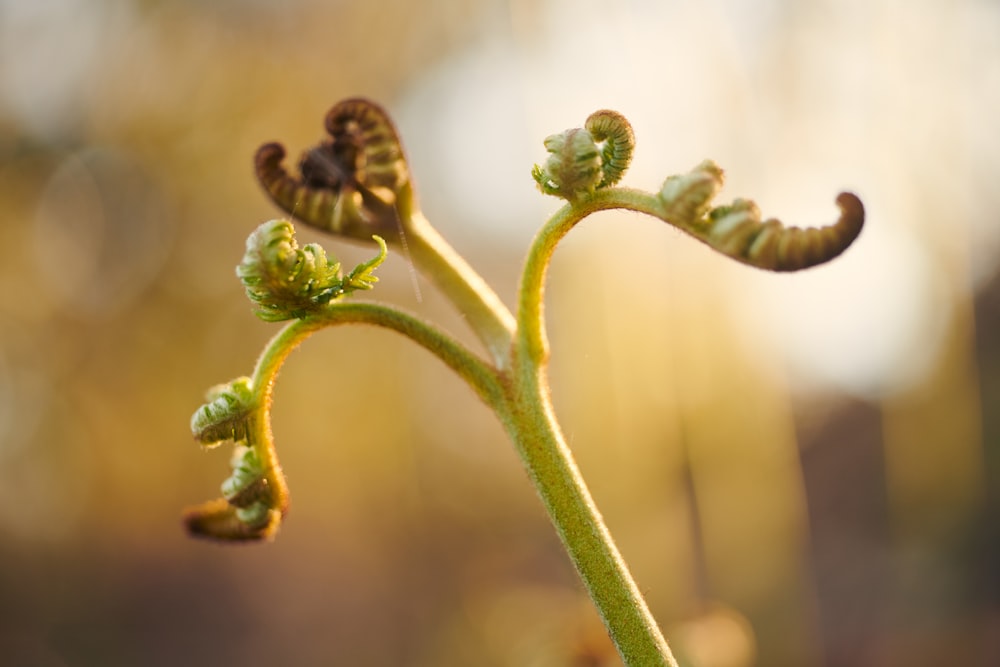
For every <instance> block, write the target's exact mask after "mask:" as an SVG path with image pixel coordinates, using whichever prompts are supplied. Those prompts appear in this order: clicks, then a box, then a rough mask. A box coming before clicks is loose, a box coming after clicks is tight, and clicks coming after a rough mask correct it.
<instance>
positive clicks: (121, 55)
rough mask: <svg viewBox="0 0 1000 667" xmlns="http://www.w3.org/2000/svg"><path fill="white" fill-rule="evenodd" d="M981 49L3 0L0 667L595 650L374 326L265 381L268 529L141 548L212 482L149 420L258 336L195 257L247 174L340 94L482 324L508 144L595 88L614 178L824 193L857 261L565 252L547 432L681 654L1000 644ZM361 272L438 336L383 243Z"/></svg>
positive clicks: (488, 662)
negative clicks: (683, 177) (276, 518)
mask: <svg viewBox="0 0 1000 667" xmlns="http://www.w3.org/2000/svg"><path fill="white" fill-rule="evenodd" d="M998 35H1000V5H998V4H997V3H995V2H992V1H990V0H954V1H953V2H950V3H940V2H931V1H929V0H916V1H912V2H906V3H902V2H886V1H882V2H861V1H860V0H848V1H846V2H834V1H833V0H826V1H821V0H810V1H808V2H798V1H792V0H771V1H769V2H755V3H749V2H740V1H739V0H718V1H717V2H709V3H695V2H685V1H680V0H679V1H676V2H659V3H657V2H649V1H639V0H633V1H631V2H624V3H597V2H593V1H592V0H584V1H583V2H570V1H569V0H547V1H546V2H529V1H528V0H509V1H506V2H501V1H499V0H497V1H490V0H439V1H436V2H424V3H415V2H404V1H402V0H382V1H376V2H360V1H355V0H342V1H341V2H328V3H323V2H317V1H315V0H293V1H290V2H285V3H273V4H272V3H265V2H259V1H247V2H238V1H236V0H214V1H210V2H192V1H180V2H162V1H156V0H146V1H145V2H137V1H132V2H129V1H128V0H47V1H45V2H35V1H30V0H2V2H0V249H2V250H0V256H2V258H3V259H2V262H0V294H2V295H3V299H2V300H0V664H4V665H7V664H10V665H17V666H28V667H32V666H46V667H47V666H64V665H66V666H73V667H76V666H78V665H94V666H98V665H99V666H108V665H177V664H184V665H195V666H197V665H219V664H222V665H265V664H287V665H372V666H375V665H385V666H389V665H418V666H431V665H435V666H436V665H441V666H449V665H456V666H459V665H462V666H464V665H477V666H494V665H496V666H501V665H504V666H505V665H526V666H535V665H538V666H542V665H578V666H583V665H614V664H618V662H617V658H616V656H615V655H614V654H613V652H612V651H611V649H610V648H609V644H608V641H607V639H606V637H605V636H604V634H603V630H602V628H601V626H600V623H599V621H598V619H597V616H596V613H595V612H594V611H592V609H591V608H590V606H589V602H588V600H587V599H586V596H585V595H584V593H583V592H582V590H581V588H580V586H579V585H578V583H577V580H576V576H575V573H574V572H573V571H572V568H571V566H570V564H569V562H568V560H567V558H566V557H565V556H564V555H563V553H562V551H561V547H560V545H559V543H558V540H557V538H556V537H555V534H554V532H553V531H552V529H551V528H550V526H549V524H548V521H547V518H546V517H545V515H544V512H543V511H542V508H541V504H540V503H539V502H538V501H537V499H536V497H535V495H534V492H533V490H532V488H531V487H530V484H529V483H528V482H527V480H526V477H525V475H524V473H523V471H522V469H521V466H520V462H519V461H518V459H517V457H516V454H515V453H514V451H513V448H512V447H511V446H510V445H509V443H507V442H506V440H505V438H504V434H503V433H502V431H501V429H500V427H499V426H498V425H497V423H496V422H495V420H494V418H493V416H492V415H491V414H490V413H489V412H488V410H486V409H485V408H484V407H483V406H482V405H481V404H479V402H478V401H477V399H476V398H475V396H474V395H473V394H472V392H470V391H469V390H468V389H467V388H466V387H465V386H463V385H462V384H461V383H460V381H459V380H457V379H456V378H455V377H453V376H451V375H450V374H449V373H448V372H447V371H446V369H444V368H443V366H442V365H441V364H439V362H437V360H435V359H433V358H432V357H430V355H428V354H427V353H425V352H424V351H422V350H420V349H419V348H417V347H416V346H415V345H412V344H410V343H409V342H408V341H406V340H405V339H401V338H399V337H398V336H396V335H395V334H391V333H388V332H384V331H380V330H374V329H369V328H350V329H338V330H335V331H329V332H323V333H322V334H320V335H318V336H316V337H314V338H313V339H312V340H310V341H309V342H308V343H306V344H305V345H304V346H303V348H302V349H301V350H300V351H298V352H296V353H295V354H294V355H293V356H292V357H291V359H290V361H289V363H288V365H287V367H286V368H285V370H284V371H283V373H282V375H281V378H280V382H279V386H278V389H277V396H276V403H275V412H274V418H275V424H274V426H275V432H276V437H277V442H278V448H279V453H280V455H281V456H282V461H283V464H284V467H285V470H286V472H287V474H288V476H289V482H290V485H291V491H292V511H291V513H290V515H289V517H288V519H287V522H286V524H285V526H284V527H283V528H282V531H281V533H280V535H279V537H278V539H277V540H276V541H275V542H274V543H273V544H267V545H253V546H240V547H233V546H219V545H214V544H208V543H204V542H198V541H194V540H191V539H189V538H188V537H186V536H185V534H184V533H183V531H182V529H181V526H180V522H179V514H180V511H181V509H182V508H183V507H184V506H186V505H190V504H193V503H197V502H199V501H201V500H204V499H208V498H210V497H214V496H215V495H217V489H218V484H219V483H220V482H221V480H222V479H223V478H224V477H225V476H226V475H227V474H228V466H227V458H228V457H227V454H226V453H224V452H216V451H213V452H207V453H206V452H203V451H201V450H200V449H199V448H198V447H197V445H196V444H195V443H194V442H193V441H192V439H191V436H190V433H189V430H188V420H189V417H190V415H191V413H192V412H193V411H194V410H195V408H197V407H198V405H199V404H200V402H201V397H202V395H203V393H204V391H205V389H206V388H207V387H209V386H210V385H213V384H215V383H218V382H222V381H225V380H228V379H230V378H232V377H235V376H238V375H243V374H246V373H248V372H249V371H250V370H251V368H252V364H253V360H254V358H255V356H256V354H257V353H258V351H259V350H260V349H261V348H262V346H263V344H264V342H265V341H266V340H267V338H268V336H270V335H271V334H272V333H273V332H274V331H276V326H274V325H267V324H264V323H262V322H259V321H257V320H256V319H255V318H254V317H253V315H252V314H251V309H250V306H249V304H248V302H247V301H246V300H245V298H244V297H243V295H242V290H241V287H240V285H239V283H238V281H237V280H236V278H235V276H234V274H233V268H234V266H235V264H236V263H237V262H238V261H239V258H240V256H241V254H242V248H243V243H244V239H245V238H246V235H247V234H248V233H249V232H250V231H251V230H252V229H253V228H254V227H255V226H256V225H257V224H258V223H259V222H261V221H263V220H266V219H268V218H272V217H275V216H276V215H277V212H276V211H275V209H274V208H273V207H272V206H271V205H270V204H269V202H268V201H267V199H266V198H265V196H264V195H263V194H262V192H261V191H260V190H259V189H258V187H257V186H256V184H255V182H254V180H253V177H252V175H251V158H252V155H253V152H254V150H255V149H256V147H257V146H258V145H259V144H261V143H263V142H265V141H270V140H281V141H283V142H284V143H286V145H287V146H288V147H289V149H290V152H291V153H292V155H295V154H297V153H298V151H300V150H301V149H303V148H305V147H306V146H308V145H311V144H312V143H313V142H315V141H316V140H317V139H318V138H319V137H320V132H321V120H322V117H323V114H324V113H325V111H326V109H327V108H328V107H329V106H331V105H332V104H333V103H334V102H336V101H337V100H339V99H341V98H343V97H347V96H353V95H366V96H370V97H372V98H373V99H376V100H378V101H380V102H381V103H383V104H384V105H385V106H386V107H387V108H388V109H389V110H390V112H391V113H392V114H393V115H394V117H395V118H396V120H397V123H398V125H399V128H400V131H401V134H402V136H403V139H404V142H405V143H406V145H407V147H408V150H409V158H410V162H411V167H412V170H413V172H414V175H415V178H416V181H417V185H418V188H419V192H420V195H421V200H422V202H423V208H424V211H425V213H426V214H427V215H428V217H429V218H430V219H431V220H432V222H433V223H434V224H435V225H436V227H437V228H438V229H439V230H440V231H441V232H442V233H443V234H444V235H445V236H446V237H447V238H449V239H451V240H452V242H453V244H454V245H455V246H456V247H457V248H458V250H459V251H461V252H462V253H463V254H464V255H465V256H466V257H467V258H468V259H469V261H470V262H471V263H472V264H473V265H474V266H475V267H477V268H478V269H479V270H480V271H481V272H482V273H483V275H484V276H485V277H486V278H487V279H488V280H489V281H490V282H491V283H492V284H493V285H494V286H495V287H496V289H497V291H498V292H499V294H500V295H501V296H502V297H503V298H504V300H505V301H507V303H511V301H512V298H513V295H514V290H515V287H516V283H517V277H518V274H519V267H520V261H521V258H522V257H523V254H524V252H525V250H526V248H527V246H528V244H529V242H530V239H531V237H532V235H533V233H534V231H535V230H536V229H537V228H538V227H539V226H540V225H541V224H542V222H543V221H544V219H545V217H546V215H547V214H548V213H551V212H552V211H554V210H555V209H556V207H557V206H558V202H557V201H555V200H553V199H547V198H545V197H542V196H541V195H540V194H538V193H537V191H536V190H535V188H534V185H533V183H532V181H531V178H530V168H531V165H532V163H534V162H540V161H542V160H543V159H544V149H543V148H542V143H541V142H542V139H543V138H544V137H545V136H546V135H548V134H550V133H554V132H558V131H561V130H563V129H565V128H567V127H572V126H579V125H580V124H582V122H583V120H584V119H585V118H586V116H587V115H588V114H589V113H590V112H592V111H594V110H596V109H598V108H602V107H610V108H615V109H618V110H620V111H622V112H623V113H624V114H625V115H626V116H627V117H628V118H629V119H630V120H631V121H632V123H633V125H634V127H635V130H636V135H637V140H638V147H637V153H636V159H635V162H634V166H633V168H632V171H631V172H630V174H629V175H627V176H626V179H625V183H626V184H628V185H633V186H636V187H644V188H649V189H653V188H656V187H658V186H659V184H660V183H661V182H662V180H663V178H664V177H666V176H667V175H669V174H672V173H679V172H682V171H686V170H687V169H689V168H691V167H692V166H694V165H695V164H697V163H698V162H700V161H701V160H702V159H704V158H707V157H710V158H713V159H715V160H716V161H717V162H719V164H721V165H722V166H723V167H724V168H725V169H726V170H727V176H728V180H727V186H726V190H725V191H724V193H723V196H724V198H726V199H731V198H733V197H740V196H742V197H752V198H755V199H756V200H757V201H758V203H759V204H760V205H761V208H762V209H763V211H764V214H765V215H766V216H770V215H775V216H778V217H781V218H782V219H783V220H785V221H786V222H789V223H793V224H821V223H824V222H830V221H832V219H833V218H834V217H835V215H836V209H835V207H834V206H833V203H832V202H833V199H834V197H835V195H836V193H837V192H838V191H839V190H841V189H851V190H854V191H856V192H857V193H858V194H859V195H860V196H861V197H862V199H863V200H864V201H865V203H866V205H867V208H868V212H869V218H868V221H867V226H866V229H865V231H864V232H863V234H862V237H861V238H860V240H859V241H858V243H857V244H856V245H855V246H854V247H853V248H851V249H850V250H849V251H848V252H847V253H846V254H845V256H844V257H842V258H840V259H838V260H836V261H835V262H833V263H831V264H830V265H828V266H824V267H821V268H817V269H813V270H810V271H807V272H805V273H802V274H793V275H772V274H767V273H762V272H755V271H753V270H751V269H748V268H746V267H742V266H738V265H735V264H734V263H732V262H730V261H728V260H726V259H725V258H722V257H720V256H717V255H714V254H712V253H711V252H710V251H708V250H706V249H705V248H703V247H702V246H700V245H699V244H697V243H695V242H693V241H691V240H690V239H687V238H685V237H683V236H682V235H681V234H679V233H677V232H676V231H674V230H672V229H670V228H668V227H666V226H665V225H661V224H658V223H656V222H655V221H651V220H647V219H643V218H641V217H639V216H635V215H623V214H613V213H603V214H600V215H598V216H596V217H595V219H594V220H592V221H588V222H586V223H585V224H583V225H581V226H580V228H579V229H577V230H574V232H573V233H572V234H571V235H570V236H569V237H568V238H567V239H566V241H565V243H564V245H563V246H562V247H561V249H560V251H559V252H558V253H557V255H556V257H555V260H554V263H553V267H552V271H551V275H550V281H549V291H548V295H547V301H546V305H547V321H548V325H549V330H550V337H551V339H552V347H553V361H552V384H553V391H554V398H555V403H556V407H557V411H558V413H559V416H560V419H561V421H562V424H563V427H564V429H565V432H566V434H567V437H568V439H569V441H570V443H571V445H572V447H573V450H574V452H575V453H576V455H577V457H578V460H579V463H580V465H581V468H582V470H583V472H584V475H585V477H586V478H587V479H588V481H589V483H590V485H591V488H592V491H593V493H594V495H595V497H596V500H597V502H598V504H599V506H600V507H601V508H602V510H603V512H604V514H605V518H606V519H607V521H608V524H609V526H610V528H611V531H612V532H613V533H614V534H615V536H616V538H617V539H618V541H619V545H620V547H621V549H622V551H623V552H624V554H625V556H626V558H627V560H628V561H629V562H630V564H631V565H632V568H633V572H634V574H635V576H636V578H637V580H638V582H639V585H640V587H641V588H642V589H643V591H644V592H645V594H646V595H647V598H648V600H649V603H650V605H651V607H652V609H653V612H654V614H655V615H656V616H657V618H658V619H659V620H660V622H661V623H662V625H663V627H664V628H665V632H666V635H667V637H668V639H669V640H670V641H671V644H672V646H673V647H674V648H675V650H676V652H677V653H678V654H679V655H680V656H681V657H682V659H683V660H684V661H685V663H684V664H686V665H698V666H700V667H746V666H749V665H763V666H768V667H770V666H783V665H789V666H793V667H811V666H817V667H819V666H828V667H837V666H841V665H842V666H845V667H847V666H850V667H868V666H871V667H875V666H879V667H881V666H891V665H903V664H905V665H942V664H946V665H970V666H980V665H981V666H984V667H985V666H987V665H996V664H1000V533H998V528H997V527H998V525H1000V524H998V518H1000V517H998V503H1000V499H998V495H997V494H998V481H1000V277H998V265H1000V188H998V187H997V185H996V180H997V177H998V176H1000V131H998V125H997V119H998V118H1000V40H998V39H997V36H998ZM300 236H301V237H302V238H303V239H305V240H308V241H315V240H319V241H322V242H323V243H324V245H325V246H326V247H327V249H328V250H330V251H331V252H333V253H334V254H335V255H337V256H338V257H340V258H341V259H342V260H343V262H344V263H345V264H346V265H348V266H350V265H353V263H354V262H356V261H361V260H362V259H364V258H367V257H368V256H370V254H371V251H370V249H367V248H359V247H353V246H350V245H345V244H343V243H340V242H339V241H337V240H335V239H329V238H326V239H324V238H322V237H321V235H319V234H317V233H315V232H313V231H310V230H300ZM380 275H381V277H382V280H381V282H380V283H379V285H378V287H377V290H376V291H375V292H374V293H373V294H372V295H371V296H372V298H376V299H380V300H384V301H388V302H392V303H396V304H399V305H400V306H402V307H404V308H407V309H409V310H412V311H415V312H418V313H420V314H421V315H422V316H424V317H426V318H428V319H432V320H435V321H437V322H440V323H441V324H442V326H444V327H445V328H446V329H448V330H449V331H451V332H452V333H454V334H455V335H457V336H459V337H461V338H463V340H467V341H469V343H470V345H475V341H474V340H472V338H471V337H470V336H469V334H468V333H467V332H466V331H465V329H464V328H463V322H462V318H461V315H460V314H459V313H455V312H453V311H452V310H451V309H450V308H449V306H448V304H447V303H445V302H444V301H443V300H442V299H441V298H440V297H439V296H438V295H436V294H435V293H434V292H433V290H432V289H431V287H430V285H429V284H427V283H426V282H424V281H423V280H422V279H420V280H419V281H417V282H415V279H414V277H413V276H412V275H411V270H410V267H409V266H408V264H407V263H406V261H405V258H404V257H401V256H398V255H397V256H396V257H394V258H390V261H389V262H388V263H387V265H386V266H385V267H383V269H382V270H381V273H380ZM366 296H367V295H366Z"/></svg>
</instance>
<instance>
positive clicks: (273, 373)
mask: <svg viewBox="0 0 1000 667" xmlns="http://www.w3.org/2000/svg"><path fill="white" fill-rule="evenodd" d="M352 323H354V324H359V323H360V324H371V325H375V326H380V327H383V328H386V329H391V330H393V331H397V332H399V333H401V334H403V335H404V336H407V337H409V338H411V339H413V340H414V341H415V342H416V343H418V344H419V345H421V346H422V347H423V348H425V349H426V350H428V351H429V352H431V353H432V354H434V355H435V356H436V357H438V358H439V359H440V360H441V361H443V362H444V363H445V364H446V365H447V366H448V367H449V368H451V369H452V370H453V371H455V372H456V373H457V374H458V375H459V376H460V377H462V379H464V380H465V381H466V382H467V383H468V384H469V386H470V387H472V389H473V390H474V391H475V392H476V394H477V395H478V396H479V397H480V398H482V400H483V401H484V402H485V403H486V404H487V405H489V406H490V407H491V408H493V409H494V410H496V411H497V412H498V413H503V412H505V411H506V403H505V396H504V392H503V387H502V385H501V382H500V380H499V377H498V375H497V373H496V371H494V370H493V369H492V368H491V367H490V366H489V365H488V364H486V363H485V362H484V361H483V360H481V359H479V358H478V357H476V356H475V355H474V354H472V353H471V352H469V351H468V350H467V349H466V348H465V347H464V346H462V344H461V343H458V342H457V341H455V340H454V339H452V338H450V337H449V336H447V335H445V334H444V333H442V332H441V331H440V330H438V329H436V328H435V327H433V326H431V325H429V324H427V323H426V322H423V321H421V320H419V319H417V318H416V317H414V316H413V315H410V314H408V313H404V312H402V311H400V310H398V309H396V308H392V307H389V306H385V305H382V304H376V303H363V302H353V303H348V302H336V303H332V304H330V305H329V306H327V307H326V308H325V309H324V310H322V311H321V312H319V313H316V314H314V315H310V316H309V317H307V318H304V319H301V320H295V321H294V322H291V323H290V324H288V325H286V326H285V328H284V329H282V330H281V331H280V332H279V333H278V334H277V335H276V336H275V337H274V338H272V339H271V341H270V342H269V343H268V344H267V347H266V348H265V349H264V352H263V353H262V354H261V356H260V358H259V359H258V360H257V366H256V368H255V369H254V373H253V377H252V384H251V386H252V387H253V388H254V391H255V392H257V396H258V402H259V404H260V405H265V406H268V407H270V402H271V399H272V395H273V391H274V380H275V378H276V377H277V374H278V370H279V369H280V368H281V365H282V364H283V363H284V362H285V359H286V358H287V357H288V355H289V354H290V353H291V351H292V350H294V349H295V348H296V347H298V345H299V344H300V343H301V342H302V341H303V340H305V339H306V338H308V337H309V336H310V335H312V334H313V333H315V332H316V331H318V330H320V329H325V328H326V327H330V326H335V325H338V324H352Z"/></svg>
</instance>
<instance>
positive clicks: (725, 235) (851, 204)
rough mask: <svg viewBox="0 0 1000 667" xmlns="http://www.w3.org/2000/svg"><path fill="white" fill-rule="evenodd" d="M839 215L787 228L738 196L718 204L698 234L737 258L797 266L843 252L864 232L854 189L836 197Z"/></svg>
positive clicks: (774, 266)
mask: <svg viewBox="0 0 1000 667" xmlns="http://www.w3.org/2000/svg"><path fill="white" fill-rule="evenodd" d="M837 206H838V207H840V218H839V219H838V220H837V222H836V223H834V224H832V225H828V226H826V227H815V228H813V227H810V228H805V229H804V228H802V227H785V226H784V225H782V224H781V222H779V221H778V220H775V219H773V218H771V219H769V220H765V221H763V222H762V221H761V219H760V210H759V209H758V208H757V205H756V204H754V203H753V202H751V201H747V200H736V201H735V202H734V203H733V204H732V205H731V206H725V207H720V208H717V209H714V210H713V211H712V212H711V213H709V216H708V222H709V225H708V227H707V228H706V229H705V230H704V232H700V231H696V232H694V233H695V235H696V236H698V237H699V238H701V239H702V240H703V241H705V242H706V243H708V244H709V245H710V246H712V247H713V248H715V249H716V250H719V251H720V252H722V253H724V254H726V255H729V256H730V257H732V258H733V259H736V260H737V261H740V262H743V263H744V264H749V265H750V266H755V267H757V268H761V269H767V270H770V271H798V270H800V269H807V268H809V267H812V266H816V265H817V264H822V263H824V262H828V261H830V260H831V259H833V258H834V257H836V256H838V255H839V254H840V253H842V252H844V250H846V249H847V248H848V246H850V245H851V244H852V243H853V242H854V240H855V239H856V238H857V237H858V235H859V234H860V233H861V229H862V227H863V226H864V221H865V209H864V205H863V204H862V203H861V200H860V199H858V197H857V196H856V195H854V194H852V193H850V192H842V193H841V194H840V195H839V196H838V197H837Z"/></svg>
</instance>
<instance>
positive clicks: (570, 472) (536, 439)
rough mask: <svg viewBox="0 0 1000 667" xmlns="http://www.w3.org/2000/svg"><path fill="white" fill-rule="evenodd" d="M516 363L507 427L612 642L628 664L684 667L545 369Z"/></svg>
mask: <svg viewBox="0 0 1000 667" xmlns="http://www.w3.org/2000/svg"><path fill="white" fill-rule="evenodd" d="M516 363H517V375H516V378H517V379H516V380H515V382H514V386H515V389H514V391H515V395H514V397H513V403H514V406H515V407H514V408H513V410H512V415H511V416H510V417H509V418H508V419H506V420H505V426H506V427H507V431H508V434H509V435H510V437H511V439H512V440H513V441H514V443H515V445H516V446H517V448H518V452H519V454H520V455H521V458H522V460H523V461H524V464H525V466H526V468H527V470H528V474H529V475H530V477H531V480H532V482H534V485H535V488H536V489H537V491H538V494H539V496H540V497H541V499H542V502H543V504H544V505H545V509H546V510H547V511H548V514H549V517H550V518H551V520H552V523H553V524H554V525H555V528H556V530H557V532H558V533H559V537H560V539H561V540H562V543H563V546H564V547H565V548H566V551H567V553H568V554H569V556H570V559H571V560H572V561H573V565H574V566H575V567H576V570H577V572H578V573H579V575H580V578H581V579H582V580H583V583H584V585H585V586H586V588H587V591H588V592H589V593H590V597H591V599H592V600H593V601H594V605H595V606H596V607H597V610H598V612H599V613H600V615H601V617H602V619H603V620H604V624H605V627H606V628H607V630H608V633H609V635H610V636H611V639H612V641H613V642H614V643H615V646H616V648H617V649H618V652H619V654H621V657H622V659H623V660H624V662H625V664H626V665H629V666H637V665H642V666H643V667H645V666H647V665H649V666H655V665H667V666H669V667H677V663H676V661H675V660H674V658H673V656H672V655H671V653H670V648H669V647H668V646H667V642H666V640H665V639H664V637H663V634H662V633H661V632H660V629H659V627H658V626H657V624H656V621H655V620H654V619H653V615H652V614H651V613H650V611H649V608H648V607H647V605H646V602H645V600H644V599H643V597H642V593H641V592H640V591H639V589H638V587H637V586H636V583H635V581H634V580H633V579H632V575H631V574H630V573H629V570H628V567H627V566H626V564H625V561H624V559H623V558H622V556H621V553H620V552H619V551H618V548H617V547H616V546H615V542H614V539H613V538H612V537H611V533H610V532H609V531H608V529H607V526H606V525H605V523H604V520H603V518H602V517H601V513H600V512H599V511H598V509H597V505H596V504H595V503H594V500H593V498H592V497H591V495H590V492H589V491H588V489H587V486H586V483H585V482H584V480H583V476H582V475H581V474H580V470H579V468H577V466H576V463H575V461H574V459H573V454H572V452H571V451H570V449H569V446H568V445H567V444H566V441H565V439H564V438H563V436H562V433H561V431H560V430H559V426H558V423H557V421H556V418H555V415H554V413H553V410H552V404H551V401H550V400H549V390H548V386H547V382H546V379H545V369H544V367H540V366H537V365H535V364H534V363H532V362H530V361H523V360H517V362H516Z"/></svg>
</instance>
